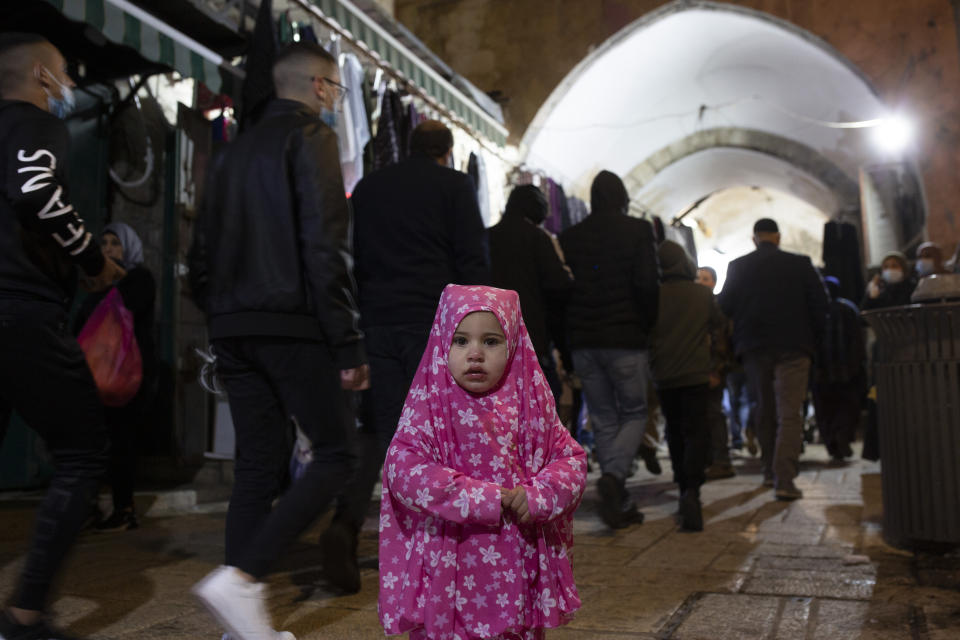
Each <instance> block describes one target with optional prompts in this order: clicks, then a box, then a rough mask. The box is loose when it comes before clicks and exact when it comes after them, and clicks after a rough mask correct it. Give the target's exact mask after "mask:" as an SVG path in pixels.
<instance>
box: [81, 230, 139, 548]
mask: <svg viewBox="0 0 960 640" xmlns="http://www.w3.org/2000/svg"><path fill="white" fill-rule="evenodd" d="M100 248H101V250H102V251H103V256H104V258H106V259H108V260H113V261H114V262H116V263H117V264H118V265H120V266H121V267H123V268H124V269H125V270H126V272H127V275H125V276H124V277H123V279H122V280H120V281H119V282H117V284H116V287H117V290H118V291H119V292H120V296H121V297H122V298H123V306H125V307H126V308H127V309H129V310H130V312H131V313H132V314H133V333H134V336H135V337H136V339H137V347H138V348H139V349H140V358H141V361H142V363H143V364H142V366H143V379H142V381H141V383H140V390H139V391H137V395H136V396H134V398H133V399H132V400H131V401H130V402H129V403H127V404H126V405H125V406H123V407H104V409H103V418H104V422H105V423H106V425H107V431H108V433H109V434H110V462H109V464H108V466H107V481H108V482H109V483H110V489H111V491H112V492H113V513H111V514H110V516H109V517H107V518H106V519H105V520H102V521H100V522H98V523H97V524H96V528H97V529H98V530H100V531H116V530H124V529H136V528H137V526H138V523H137V516H136V512H135V510H134V504H133V485H134V482H135V479H136V470H137V435H138V431H140V430H141V428H142V427H141V425H142V422H143V421H144V419H145V417H146V415H147V411H148V410H149V409H150V402H151V401H152V399H153V393H152V390H153V381H154V379H155V373H156V357H155V352H154V340H153V310H154V300H155V298H156V295H157V286H156V282H155V281H154V279H153V275H152V274H151V273H150V270H149V269H147V268H146V267H145V266H144V264H143V243H142V242H141V241H140V236H138V235H137V232H136V231H134V230H133V228H131V227H130V226H129V225H127V224H124V223H122V222H114V223H111V224H108V225H107V226H106V227H105V228H104V230H103V233H102V234H101V236H100ZM106 294H107V292H106V291H103V292H100V293H94V294H90V295H88V296H87V297H86V298H84V299H83V302H82V303H81V304H80V308H79V310H78V311H77V317H76V320H75V321H74V325H73V332H74V333H75V334H79V333H80V331H82V330H83V327H84V325H85V324H86V323H87V320H88V319H89V318H90V316H91V315H92V314H93V312H94V310H95V309H96V308H97V305H99V304H100V302H101V301H102V300H103V298H104V297H105V296H106Z"/></svg>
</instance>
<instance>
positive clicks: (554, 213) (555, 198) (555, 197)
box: [543, 178, 566, 235]
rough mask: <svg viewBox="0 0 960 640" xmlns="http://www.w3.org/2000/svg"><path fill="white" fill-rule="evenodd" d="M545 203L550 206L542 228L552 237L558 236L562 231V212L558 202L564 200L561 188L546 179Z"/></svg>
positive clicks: (549, 179)
mask: <svg viewBox="0 0 960 640" xmlns="http://www.w3.org/2000/svg"><path fill="white" fill-rule="evenodd" d="M546 196H547V202H548V203H549V205H550V209H549V212H548V213H547V219H546V220H544V221H543V228H544V229H546V230H547V231H549V232H550V233H552V234H553V235H560V232H561V231H563V212H562V211H561V208H560V200H561V199H563V200H564V201H565V200H566V196H564V193H563V188H562V187H561V186H560V185H559V184H557V183H556V182H554V180H553V179H552V178H547V185H546Z"/></svg>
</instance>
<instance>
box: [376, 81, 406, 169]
mask: <svg viewBox="0 0 960 640" xmlns="http://www.w3.org/2000/svg"><path fill="white" fill-rule="evenodd" d="M403 119H404V111H403V103H402V102H401V100H400V94H398V93H397V92H396V91H392V90H387V91H385V92H384V94H383V99H382V100H381V101H380V119H379V120H378V121H377V134H376V135H375V136H374V138H373V168H374V169H381V168H383V167H386V166H388V165H391V164H395V163H397V162H399V161H400V159H401V157H403V156H401V150H402V149H403V145H402V142H401V141H402V140H403V138H402V132H401V128H402V121H403Z"/></svg>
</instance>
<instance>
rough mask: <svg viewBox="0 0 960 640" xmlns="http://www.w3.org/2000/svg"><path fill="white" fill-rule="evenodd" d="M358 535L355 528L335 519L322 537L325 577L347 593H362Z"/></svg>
mask: <svg viewBox="0 0 960 640" xmlns="http://www.w3.org/2000/svg"><path fill="white" fill-rule="evenodd" d="M357 535H358V532H357V530H356V528H355V527H353V526H351V525H350V524H348V523H347V522H345V521H343V520H338V519H336V518H334V520H333V522H331V523H330V526H329V527H327V530H326V531H324V532H323V534H322V535H321V536H320V549H321V553H322V554H323V575H324V577H325V578H326V579H327V581H328V582H329V583H330V584H332V585H333V586H335V587H336V588H338V589H340V590H341V591H343V592H345V593H357V592H358V591H360V565H359V563H358V562H357V542H358V540H357Z"/></svg>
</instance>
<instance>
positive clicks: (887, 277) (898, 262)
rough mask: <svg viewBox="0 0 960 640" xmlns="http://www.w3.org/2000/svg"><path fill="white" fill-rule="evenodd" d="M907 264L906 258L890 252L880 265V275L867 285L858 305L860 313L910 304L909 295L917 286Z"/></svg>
mask: <svg viewBox="0 0 960 640" xmlns="http://www.w3.org/2000/svg"><path fill="white" fill-rule="evenodd" d="M912 276H913V274H912V272H911V270H910V269H909V265H908V263H907V256H905V255H903V254H902V253H900V252H899V251H891V252H890V253H888V254H887V255H885V256H884V257H883V261H882V262H881V263H880V273H878V274H877V275H875V276H873V279H872V280H871V281H870V282H869V283H868V284H867V291H866V295H864V297H863V302H861V303H860V309H861V310H862V311H868V310H870V309H882V308H884V307H896V306H900V305H904V304H910V294H912V293H913V289H914V288H915V287H916V286H917V282H916V280H915V279H914V278H913V277H912Z"/></svg>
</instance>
